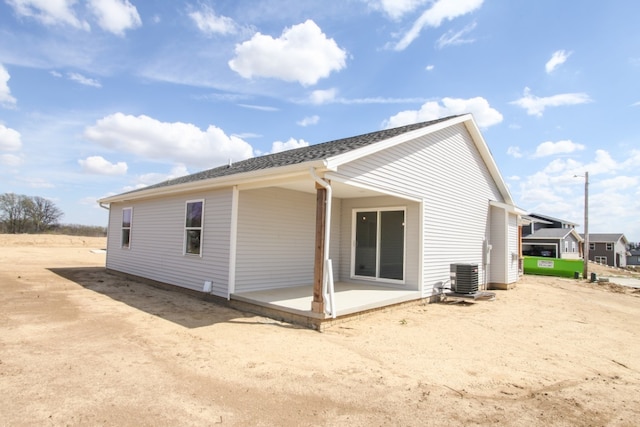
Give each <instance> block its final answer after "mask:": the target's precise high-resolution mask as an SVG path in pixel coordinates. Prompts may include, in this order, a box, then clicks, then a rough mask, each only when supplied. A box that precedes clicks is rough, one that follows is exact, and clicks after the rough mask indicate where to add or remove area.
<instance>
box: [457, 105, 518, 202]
mask: <svg viewBox="0 0 640 427" xmlns="http://www.w3.org/2000/svg"><path fill="white" fill-rule="evenodd" d="M462 117H464V118H466V120H464V124H465V126H466V128H467V131H468V132H469V134H471V138H472V139H473V141H474V142H475V144H476V147H477V148H478V151H479V152H480V156H481V157H482V160H484V163H485V164H486V165H487V168H488V169H489V173H490V174H491V176H492V177H493V180H494V181H495V183H496V185H497V186H498V190H500V193H501V194H502V197H504V200H505V202H506V203H508V204H510V205H513V197H511V193H510V192H509V188H508V187H507V184H506V183H505V181H504V179H503V178H502V174H501V173H500V170H499V169H498V165H497V164H496V161H495V159H494V158H493V155H492V154H491V150H490V149H489V146H488V145H487V142H486V141H485V140H484V137H483V136H482V134H481V133H480V129H479V128H478V125H477V124H476V122H475V120H474V119H473V116H472V115H471V114H467V115H465V116H462Z"/></svg>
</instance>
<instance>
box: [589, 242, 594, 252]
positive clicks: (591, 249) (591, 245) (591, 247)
mask: <svg viewBox="0 0 640 427" xmlns="http://www.w3.org/2000/svg"><path fill="white" fill-rule="evenodd" d="M589 250H590V251H595V250H596V244H595V243H589Z"/></svg>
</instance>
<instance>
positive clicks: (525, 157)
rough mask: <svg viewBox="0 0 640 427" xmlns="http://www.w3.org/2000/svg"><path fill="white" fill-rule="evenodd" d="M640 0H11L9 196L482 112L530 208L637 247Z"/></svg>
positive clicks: (114, 183)
mask: <svg viewBox="0 0 640 427" xmlns="http://www.w3.org/2000/svg"><path fill="white" fill-rule="evenodd" d="M638 16H640V2H638V1H635V0H612V1H609V2H602V1H594V0H567V1H557V0H536V1H526V2H525V1H496V0H484V1H483V0H251V1H248V0H225V1H214V0H194V1H181V0H172V1H168V0H165V1H149V0H146V1H143V0H0V194H2V193H16V194H24V195H27V196H40V197H45V198H48V199H50V200H52V201H53V202H54V203H55V204H56V206H58V207H59V208H60V209H61V210H62V211H63V212H64V216H63V217H62V218H61V222H62V223H65V224H84V225H101V226H106V224H107V218H108V212H107V211H106V210H105V209H102V208H101V207H99V206H98V204H97V202H96V200H97V199H99V198H101V197H106V196H109V195H113V194H119V193H122V192H125V191H129V190H133V189H136V188H141V187H143V186H146V185H150V184H154V183H157V182H160V181H163V180H166V179H170V178H175V177H178V176H181V175H185V174H188V173H194V172H198V171H200V170H205V169H210V168H213V167H216V166H220V165H223V164H226V163H228V162H229V161H230V160H231V161H239V160H243V159H246V158H249V157H253V156H260V155H264V154H267V153H274V152H278V151H283V150H286V149H290V148H296V147H301V146H306V145H310V144H316V143H321V142H325V141H330V140H334V139H339V138H345V137H349V136H354V135H359V134H363V133H368V132H373V131H377V130H381V129H385V128H389V127H396V126H402V125H405V124H409V123H414V122H420V121H426V120H432V119H436V118H440V117H445V116H449V115H455V114H464V113H471V114H473V116H474V118H475V120H476V122H477V124H478V126H479V127H480V129H481V132H482V135H483V137H484V139H485V141H486V142H487V144H488V146H489V148H490V150H491V153H492V155H493V156H494V158H495V161H496V163H497V165H498V168H499V170H500V173H501V174H502V177H503V179H504V181H505V182H506V183H507V185H508V188H509V191H510V192H511V195H512V197H513V199H514V201H515V203H516V205H517V206H518V207H520V208H522V209H524V210H526V211H528V212H534V213H540V214H544V215H549V216H553V217H557V218H561V219H564V220H568V221H572V222H575V223H577V224H578V225H579V226H578V231H580V232H583V231H584V229H583V224H584V195H585V191H584V190H585V178H584V177H585V172H588V176H589V186H588V188H589V231H590V232H591V233H624V234H625V236H626V237H627V239H628V240H630V241H632V242H640V134H639V132H638V123H640V120H638V119H639V115H640V26H638V24H637V17H638Z"/></svg>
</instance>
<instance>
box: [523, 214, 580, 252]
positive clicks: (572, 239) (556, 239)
mask: <svg viewBox="0 0 640 427" xmlns="http://www.w3.org/2000/svg"><path fill="white" fill-rule="evenodd" d="M525 219H526V222H525V225H523V227H522V254H523V255H530V256H545V257H552V258H565V259H580V258H582V244H583V242H584V239H583V238H582V237H581V236H580V234H578V232H577V231H576V230H575V227H576V226H577V224H576V223H573V222H570V221H566V220H563V219H559V218H554V217H551V216H548V215H541V214H536V213H530V214H527V215H526V217H525Z"/></svg>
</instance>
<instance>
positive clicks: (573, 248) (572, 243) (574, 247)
mask: <svg viewBox="0 0 640 427" xmlns="http://www.w3.org/2000/svg"><path fill="white" fill-rule="evenodd" d="M575 251H576V242H571V252H575Z"/></svg>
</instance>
